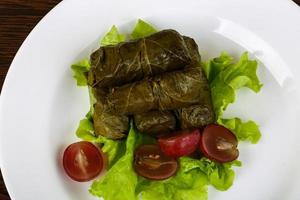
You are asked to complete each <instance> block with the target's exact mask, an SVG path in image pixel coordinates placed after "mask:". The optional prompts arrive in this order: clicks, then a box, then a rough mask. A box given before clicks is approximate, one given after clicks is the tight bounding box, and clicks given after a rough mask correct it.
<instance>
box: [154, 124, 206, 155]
mask: <svg viewBox="0 0 300 200" xmlns="http://www.w3.org/2000/svg"><path fill="white" fill-rule="evenodd" d="M200 137H201V136H200V131H199V130H198V129H195V130H192V131H190V130H185V131H178V132H175V133H173V134H171V136H170V137H162V138H160V139H159V140H158V143H159V146H160V148H161V150H162V151H163V152H164V153H165V154H166V155H168V156H171V157H175V158H178V157H181V156H187V155H190V154H192V153H193V152H195V151H196V149H197V147H198V143H199V140H200Z"/></svg>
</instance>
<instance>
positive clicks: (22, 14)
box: [0, 0, 300, 200]
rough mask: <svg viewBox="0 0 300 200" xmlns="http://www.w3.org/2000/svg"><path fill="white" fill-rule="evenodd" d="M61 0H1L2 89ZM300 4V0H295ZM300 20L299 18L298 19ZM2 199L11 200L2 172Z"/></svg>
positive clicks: (0, 49) (0, 188) (0, 177)
mask: <svg viewBox="0 0 300 200" xmlns="http://www.w3.org/2000/svg"><path fill="white" fill-rule="evenodd" d="M60 1H61V0H1V1H0V90H1V89H2V85H3V81H4V78H5V76H6V73H7V71H8V68H9V66H10V63H11V61H12V59H13V58H14V56H15V53H16V52H17V50H18V48H19V47H20V46H21V44H22V42H23V41H24V39H25V38H26V36H27V35H28V34H29V32H30V31H31V30H32V29H33V27H34V26H35V25H36V24H37V23H38V22H39V21H40V20H41V19H42V17H43V16H44V15H45V14H46V13H47V12H48V11H50V10H51V9H52V8H53V7H54V6H55V5H56V4H57V3H59V2H60ZM294 1H295V2H296V3H297V4H298V5H300V0H294ZM297 20H299V19H297ZM0 200H10V198H9V195H8V193H7V191H6V188H5V185H4V182H3V179H2V176H1V172H0Z"/></svg>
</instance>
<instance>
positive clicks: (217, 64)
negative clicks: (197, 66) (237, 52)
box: [202, 52, 233, 83]
mask: <svg viewBox="0 0 300 200" xmlns="http://www.w3.org/2000/svg"><path fill="white" fill-rule="evenodd" d="M232 64H233V57H232V56H231V55H229V54H228V53H227V52H222V53H221V55H220V56H219V57H216V58H213V59H211V60H209V61H208V62H206V63H205V64H204V65H202V66H203V68H204V71H205V73H206V77H207V79H208V82H210V83H211V82H212V81H213V80H214V79H215V78H216V76H217V75H218V74H219V73H220V72H221V71H222V70H224V69H225V68H227V67H228V66H229V65H232Z"/></svg>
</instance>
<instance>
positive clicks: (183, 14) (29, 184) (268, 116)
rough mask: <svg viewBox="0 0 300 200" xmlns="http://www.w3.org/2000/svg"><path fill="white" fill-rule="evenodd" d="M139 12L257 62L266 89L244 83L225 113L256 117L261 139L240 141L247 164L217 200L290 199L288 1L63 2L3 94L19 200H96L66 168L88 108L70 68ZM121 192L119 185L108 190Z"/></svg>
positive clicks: (20, 58)
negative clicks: (245, 53) (111, 30)
mask: <svg viewBox="0 0 300 200" xmlns="http://www.w3.org/2000/svg"><path fill="white" fill-rule="evenodd" d="M137 18H142V19H144V20H146V21H148V22H150V23H152V24H153V25H155V26H156V27H157V28H159V29H164V28H173V29H176V30H178V31H179V32H180V33H182V34H184V35H188V36H191V37H193V38H195V39H196V41H197V43H198V44H199V47H200V52H201V54H202V56H203V59H207V58H210V57H213V56H217V55H219V53H220V52H221V51H224V50H225V51H228V52H230V53H232V54H233V55H235V56H238V55H239V54H240V53H241V52H243V51H248V52H249V53H250V56H251V57H252V58H256V59H258V60H259V61H260V67H259V77H260V79H261V80H262V82H263V84H264V87H263V89H262V91H261V92H260V93H259V94H254V93H252V92H250V91H249V90H240V91H239V93H238V97H237V102H236V103H235V104H234V105H232V106H230V107H229V108H228V111H227V113H226V115H227V116H229V117H230V116H239V117H241V118H242V119H244V120H247V119H254V120H255V121H257V122H258V123H259V124H260V127H261V131H262V134H263V136H262V139H261V141H260V143H259V144H257V145H247V144H241V145H240V152H241V156H240V160H242V161H243V167H242V168H240V169H237V170H236V171H237V173H236V174H237V176H236V181H235V182H234V185H233V187H232V188H231V189H230V190H228V191H227V192H218V191H215V190H214V189H213V188H210V191H209V199H210V200H216V199H218V200H225V199H230V200H240V199H243V200H248V199H249V200H253V199H255V200H276V199H278V200H282V199H285V200H291V199H299V196H300V192H299V190H298V189H299V188H300V182H299V180H300V171H299V169H298V168H299V166H300V159H299V157H298V156H299V155H300V146H299V145H298V141H299V140H300V134H299V133H300V126H299V124H298V123H297V120H299V119H300V109H299V108H300V106H299V94H300V84H299V76H300V68H299V56H300V37H299V36H300V21H299V19H300V9H299V7H297V6H296V4H294V3H293V2H292V1H288V0H277V1H274V0H256V1H253V0H244V1H235V0H225V1H218V0H201V1H199V0H187V1H182V0H172V1H168V0H165V1H160V0H152V1H146V0H145V1H143V0H131V1H129V0H127V1H123V0H119V1H118V0H106V1H104V0H84V1H82V0H73V1H72V0H65V1H63V2H62V3H60V4H59V5H58V6H56V7H55V8H54V9H53V10H52V11H51V12H50V13H49V14H48V15H47V16H46V17H44V19H43V20H42V21H41V22H40V23H39V24H38V25H37V26H36V27H35V29H34V30H33V31H32V32H31V34H30V35H29V36H28V38H27V39H26V41H25V42H24V44H23V45H22V47H21V48H20V50H19V51H18V53H17V55H16V57H15V59H14V61H13V63H12V65H11V67H10V70H9V73H8V75H7V78H6V80H5V84H4V86H3V89H2V94H1V111H0V120H1V121H0V137H1V138H0V150H1V152H0V156H1V163H0V164H1V169H2V172H3V176H4V179H5V182H6V185H7V188H8V190H9V193H10V195H11V197H12V199H14V200H33V199H43V200H53V199H59V200H77V199H78V200H80V199H86V200H88V199H94V197H92V196H91V195H90V194H89V193H88V187H89V185H90V183H85V184H82V183H76V182H73V181H71V180H70V179H69V178H68V177H67V176H65V174H64V171H63V170H62V167H61V162H60V160H61V154H62V151H63V149H64V148H65V147H66V146H67V145H68V144H69V143H71V142H73V141H74V140H76V138H75V136H74V132H75V129H76V127H77V124H78V121H79V120H80V119H81V118H82V117H83V116H84V114H85V113H86V111H87V110H88V109H89V103H88V92H87V90H86V89H84V88H78V87H77V86H76V84H75V81H74V80H73V79H72V75H71V71H70V65H71V64H72V63H73V62H75V61H78V60H79V59H81V58H84V57H87V56H88V55H89V54H90V53H91V52H92V51H93V50H95V49H96V48H97V46H98V44H99V38H100V37H101V36H103V34H104V33H105V32H106V31H107V30H108V29H109V28H110V27H111V26H112V25H113V24H115V25H117V26H119V27H120V29H121V31H123V32H125V33H129V32H130V30H131V28H132V27H133V24H134V23H135V21H136V19H137ZM111 189H112V190H114V189H115V190H118V189H120V188H111Z"/></svg>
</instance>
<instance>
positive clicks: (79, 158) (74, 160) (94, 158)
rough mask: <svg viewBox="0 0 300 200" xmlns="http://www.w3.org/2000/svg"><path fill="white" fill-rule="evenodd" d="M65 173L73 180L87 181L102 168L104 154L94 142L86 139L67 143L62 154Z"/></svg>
mask: <svg viewBox="0 0 300 200" xmlns="http://www.w3.org/2000/svg"><path fill="white" fill-rule="evenodd" d="M63 166H64V169H65V171H66V173H67V174H68V175H69V176H70V177H71V178H72V179H73V180H75V181H79V182H84V181H89V180H92V179H93V178H95V177H96V176H98V175H99V174H100V173H101V171H102V170H103V168H104V156H103V154H102V152H101V150H100V149H98V148H97V147H96V146H95V145H94V144H92V143H90V142H86V141H82V142H76V143H73V144H71V145H69V146H68V147H67V148H66V150H65V152H64V156H63Z"/></svg>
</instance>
